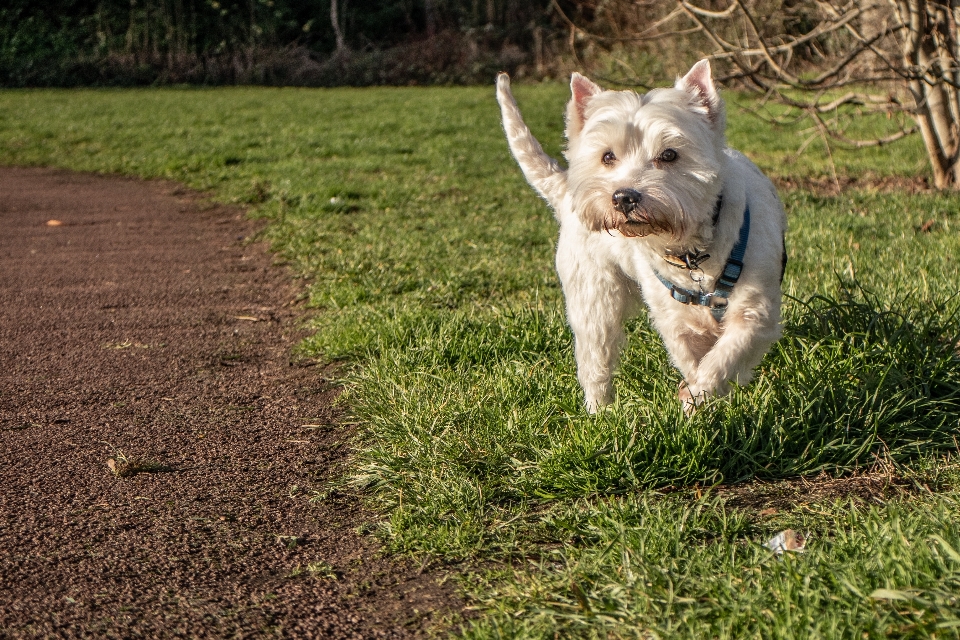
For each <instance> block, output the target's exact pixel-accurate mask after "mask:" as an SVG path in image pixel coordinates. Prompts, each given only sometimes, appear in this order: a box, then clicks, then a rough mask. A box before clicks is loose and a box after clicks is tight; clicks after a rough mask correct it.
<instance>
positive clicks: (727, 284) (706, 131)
mask: <svg viewBox="0 0 960 640" xmlns="http://www.w3.org/2000/svg"><path fill="white" fill-rule="evenodd" d="M570 86H571V90H572V93H573V96H572V97H571V99H570V102H569V103H568V104H567V114H566V127H567V128H566V137H567V141H568V146H567V150H566V153H565V154H564V155H565V156H566V158H567V162H568V164H569V169H566V170H564V169H563V168H562V167H561V166H560V165H559V164H558V163H557V161H556V160H554V159H553V158H550V157H549V156H547V155H546V154H545V153H544V152H543V149H542V148H541V146H540V143H538V142H537V140H536V138H534V137H533V135H532V134H531V133H530V130H529V129H528V128H527V126H526V125H525V124H524V122H523V118H522V117H521V115H520V111H519V109H518V108H517V103H516V101H515V100H514V99H513V95H512V94H511V93H510V78H509V77H508V76H507V75H506V74H500V75H499V77H498V78H497V100H498V101H499V103H500V110H501V113H502V115H503V125H504V129H505V130H506V134H507V140H508V141H509V143H510V150H511V151H512V152H513V155H514V157H515V158H516V159H517V162H518V163H519V165H520V168H521V169H523V174H524V176H526V178H527V181H528V182H529V183H530V184H531V185H532V186H533V188H534V189H536V190H537V191H538V192H539V193H540V195H541V196H543V198H544V199H546V201H547V202H548V203H549V204H550V206H551V207H553V209H554V211H555V213H556V217H557V220H558V221H559V222H560V239H559V241H558V243H557V272H558V273H559V275H560V281H561V283H562V284H563V292H564V296H565V297H566V302H567V319H568V321H569V323H570V326H571V328H572V329H573V333H574V339H575V351H576V358H577V377H578V378H579V380H580V384H581V386H582V387H583V391H584V394H585V396H586V397H585V401H586V405H587V409H588V410H589V411H591V412H594V411H596V410H597V409H598V408H599V407H601V406H603V405H605V404H608V403H609V402H611V401H612V399H613V384H612V378H613V373H614V370H615V368H616V366H617V360H618V358H619V355H620V350H621V348H622V346H623V343H624V339H625V335H624V330H623V325H624V322H625V321H626V320H627V318H629V317H630V316H631V315H632V314H634V313H635V312H636V311H637V303H638V302H639V300H640V298H641V297H642V298H643V300H645V301H646V303H647V306H648V307H649V310H650V318H651V320H652V322H653V324H654V326H655V327H656V328H657V330H658V331H659V332H660V335H661V336H662V337H663V341H664V343H665V344H666V347H667V350H668V351H669V353H670V357H671V358H672V360H673V363H674V364H675V365H676V366H677V368H678V369H679V370H680V372H681V373H682V374H683V377H684V380H685V384H681V388H680V393H679V396H680V400H681V401H683V402H684V408H685V409H686V410H687V411H690V410H692V409H693V408H694V407H695V406H696V404H697V403H699V402H700V401H702V399H703V398H705V397H706V396H708V395H710V394H723V393H725V392H727V391H728V390H729V384H728V383H729V382H731V381H732V382H736V383H738V384H746V383H747V382H749V381H750V379H751V377H752V375H753V373H752V372H753V368H754V367H756V366H757V364H758V363H759V362H760V359H761V358H762V357H763V354H764V353H765V352H766V351H767V349H768V348H769V347H770V345H771V344H772V343H773V342H775V341H776V340H777V339H778V338H779V337H780V283H781V280H782V279H783V268H784V266H785V265H786V252H785V249H784V243H783V238H784V232H785V229H786V216H785V215H784V211H783V206H782V205H781V203H780V200H779V198H778V197H777V193H776V190H775V189H774V187H773V185H772V184H771V183H770V181H769V180H768V179H767V178H766V177H765V176H764V175H763V174H762V173H760V170H759V169H757V167H756V166H755V165H754V164H753V163H752V162H750V161H749V160H748V159H747V158H746V157H744V156H743V155H742V154H740V153H738V152H737V151H734V150H732V149H729V148H728V147H727V145H726V138H725V128H726V114H725V111H724V104H723V101H722V100H721V98H720V96H719V94H718V93H717V90H716V87H715V86H714V83H713V79H712V77H711V73H710V64H709V62H708V61H707V60H701V61H700V62H698V63H697V64H696V65H694V66H693V68H692V69H690V71H689V72H688V73H687V75H686V76H684V77H683V78H679V79H678V80H677V82H676V85H675V86H674V87H673V88H664V89H654V90H652V91H650V92H649V93H647V94H644V95H640V94H637V93H635V92H633V91H604V90H603V89H601V88H600V87H598V86H597V85H596V84H594V83H593V82H591V81H590V80H588V79H587V78H585V77H584V76H582V75H580V74H577V73H574V74H573V78H572V80H571V82H570Z"/></svg>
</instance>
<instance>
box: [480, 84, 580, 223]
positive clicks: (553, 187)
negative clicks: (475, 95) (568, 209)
mask: <svg viewBox="0 0 960 640" xmlns="http://www.w3.org/2000/svg"><path fill="white" fill-rule="evenodd" d="M497 102H499V103H500V114H501V115H502V116H503V129H504V131H506V133H507V142H508V143H509V145H510V151H512V152H513V157H514V158H516V159H517V164H519V165H520V168H521V169H522V170H523V175H524V177H526V179H527V182H529V183H530V184H531V186H533V188H534V189H536V190H537V191H538V192H539V193H540V195H541V196H543V198H544V199H545V200H546V201H547V202H549V203H550V206H552V207H553V208H554V209H557V208H558V206H559V205H560V201H561V200H562V199H563V197H564V196H565V195H566V193H567V172H566V171H564V170H563V168H562V167H561V166H560V164H559V163H558V162H557V161H556V160H554V159H553V158H551V157H550V156H548V155H547V154H546V153H544V151H543V147H541V146H540V143H539V142H537V139H536V138H534V137H533V134H532V133H530V129H529V128H528V127H527V125H526V124H525V123H524V122H523V116H521V115H520V109H519V108H518V107H517V101H516V100H514V99H513V94H512V93H511V92H510V76H508V75H507V74H505V73H501V74H499V75H498V76H497Z"/></svg>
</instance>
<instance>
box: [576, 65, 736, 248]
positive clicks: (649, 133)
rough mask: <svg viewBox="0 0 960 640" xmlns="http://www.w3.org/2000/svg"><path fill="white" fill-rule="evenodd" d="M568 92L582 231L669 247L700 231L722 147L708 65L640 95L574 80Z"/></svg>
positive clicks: (722, 118)
mask: <svg viewBox="0 0 960 640" xmlns="http://www.w3.org/2000/svg"><path fill="white" fill-rule="evenodd" d="M570 86H571V90H572V93H573V96H572V97H571V99H570V102H569V103H568V104H567V131H566V136H567V141H568V146H567V150H566V153H565V155H566V157H567V162H568V164H569V167H570V169H569V172H568V186H569V189H570V193H571V195H572V197H573V205H574V209H575V210H576V211H577V212H578V214H579V215H580V217H581V219H582V220H583V222H584V223H585V224H586V225H587V227H588V228H590V229H592V230H603V229H617V230H618V231H619V232H620V233H622V234H623V235H625V236H631V237H637V236H648V235H651V234H655V235H657V236H658V237H663V238H664V240H667V239H669V241H671V242H676V241H680V242H683V241H684V240H686V239H688V238H689V234H691V233H697V232H699V230H700V229H701V227H703V226H704V225H703V223H704V222H707V221H709V220H710V219H711V217H712V215H713V210H714V206H715V204H716V202H717V198H718V196H719V195H720V189H721V178H720V173H721V170H722V167H723V162H724V153H723V150H724V147H725V146H726V141H725V139H724V129H725V127H726V115H725V112H724V106H723V101H722V100H721V99H720V96H719V94H718V93H717V90H716V87H715V86H714V84H713V79H712V77H711V74H710V64H709V62H707V61H706V60H701V61H700V62H698V63H697V64H696V65H694V66H693V68H692V69H690V71H689V72H688V73H687V75H685V76H684V77H683V78H679V79H678V80H677V83H676V85H675V86H674V87H673V88H667V89H654V90H652V91H650V92H649V93H647V94H645V95H639V94H637V93H635V92H633V91H604V90H603V89H601V88H600V87H598V86H597V85H596V84H594V83H593V82H591V81H590V80H588V79H587V78H585V77H584V76H582V75H580V74H578V73H575V74H573V78H572V80H571V83H570ZM708 226H709V225H708Z"/></svg>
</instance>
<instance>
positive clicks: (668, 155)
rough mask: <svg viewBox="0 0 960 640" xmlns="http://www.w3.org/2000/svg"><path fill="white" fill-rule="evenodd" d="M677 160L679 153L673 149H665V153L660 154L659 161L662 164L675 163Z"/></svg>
mask: <svg viewBox="0 0 960 640" xmlns="http://www.w3.org/2000/svg"><path fill="white" fill-rule="evenodd" d="M676 159H677V152H676V151H674V150H673V149H664V151H663V153H661V154H660V157H659V158H657V160H660V161H661V162H673V161H674V160H676Z"/></svg>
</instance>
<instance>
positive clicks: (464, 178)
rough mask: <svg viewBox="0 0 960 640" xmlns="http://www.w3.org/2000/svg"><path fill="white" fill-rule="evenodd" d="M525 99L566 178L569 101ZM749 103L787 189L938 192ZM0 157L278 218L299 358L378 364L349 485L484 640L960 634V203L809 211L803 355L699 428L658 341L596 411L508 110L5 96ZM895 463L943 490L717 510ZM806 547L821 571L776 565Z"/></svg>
mask: <svg viewBox="0 0 960 640" xmlns="http://www.w3.org/2000/svg"><path fill="white" fill-rule="evenodd" d="M517 95H518V99H519V101H520V104H521V108H522V109H523V110H524V113H525V115H526V117H527V119H528V123H529V124H530V125H531V127H532V129H533V130H534V131H535V132H536V133H537V135H538V136H539V137H540V139H541V141H542V142H543V143H544V146H545V148H546V149H547V150H548V152H550V153H551V154H554V155H558V154H559V152H560V147H561V142H562V140H561V135H562V119H561V114H562V109H563V104H564V101H565V100H566V95H567V89H566V88H565V87H563V86H559V85H543V86H536V87H533V86H520V87H518V88H517ZM745 101H746V98H743V97H738V96H732V97H731V98H730V102H731V106H730V108H729V111H730V114H729V118H730V127H729V139H730V142H731V144H732V145H733V146H736V147H738V148H740V149H742V150H743V151H745V152H746V153H747V154H748V155H750V156H751V157H753V158H754V159H755V160H756V161H757V162H758V163H759V164H760V165H761V167H762V168H764V170H766V171H767V172H768V173H770V174H772V175H775V176H779V177H784V178H790V179H805V178H819V177H822V176H830V175H831V174H832V172H833V170H834V169H836V170H837V171H838V172H839V173H840V174H841V175H844V174H846V175H853V176H860V175H869V176H873V177H888V176H896V177H900V178H910V177H913V176H915V175H917V174H918V173H922V172H924V171H925V168H924V164H923V162H924V160H923V158H924V155H923V149H922V146H921V144H920V141H919V139H917V138H913V139H910V140H906V141H904V142H901V143H898V144H895V145H891V146H889V147H883V148H880V149H871V150H868V151H859V152H851V151H844V150H842V149H834V150H833V152H832V160H833V163H834V165H833V166H831V164H830V160H829V159H828V157H827V155H826V154H825V153H824V152H823V148H822V146H821V147H820V148H819V149H818V148H817V144H813V145H811V146H810V148H809V150H808V152H807V153H806V154H804V155H801V156H799V157H795V151H796V149H797V148H798V147H799V145H800V144H801V143H802V141H803V140H804V139H805V136H806V135H807V134H804V133H803V132H802V128H803V125H802V124H801V125H795V126H792V127H786V126H783V127H773V126H771V125H769V124H767V123H764V122H762V121H760V120H758V119H756V118H754V117H752V116H749V115H745V114H744V113H743V112H741V111H739V110H738V109H737V108H736V106H735V104H734V103H737V102H745ZM858 126H860V127H862V128H864V129H866V130H867V131H880V130H882V128H883V127H886V126H889V125H888V123H886V122H885V121H867V122H865V123H861V124H860V125H858ZM0 162H3V163H8V164H40V165H56V166H63V167H69V168H73V169H81V170H90V171H103V172H115V173H124V174H130V175H140V176H147V177H165V178H171V179H175V180H180V181H183V182H185V183H186V184H188V185H190V186H192V187H196V188H200V189H205V190H208V191H209V192H210V193H211V195H212V196H213V197H215V198H217V199H220V200H223V201H228V202H231V201H232V202H239V203H246V204H250V205H252V206H253V207H254V211H255V212H256V213H257V214H258V215H262V216H265V217H267V218H269V219H270V222H271V224H270V226H269V227H268V229H267V231H266V235H267V237H268V238H269V239H270V240H271V242H272V243H273V246H274V247H275V249H276V250H277V251H278V253H279V255H280V256H282V258H283V259H285V260H287V261H289V262H290V263H291V264H293V265H294V267H295V269H296V270H297V272H298V273H299V274H301V275H302V276H303V277H304V278H305V280H306V282H308V283H309V284H308V285H306V286H307V292H308V295H309V301H310V304H311V305H312V306H313V307H314V309H315V315H314V316H313V317H314V320H312V321H311V322H312V328H313V329H314V333H313V335H312V337H310V338H309V339H307V340H306V341H305V342H304V343H303V344H302V345H301V346H300V347H299V348H300V349H301V350H302V351H304V352H305V353H306V354H307V355H310V356H313V357H318V358H322V359H327V360H332V359H343V360H346V361H347V362H348V363H350V365H351V366H350V367H348V369H347V370H348V371H349V373H348V374H347V378H346V380H345V384H346V385H347V394H346V395H345V406H346V407H347V408H348V410H349V411H350V412H351V413H352V414H353V415H354V417H355V418H356V419H358V420H359V421H360V422H361V423H362V425H363V428H362V431H361V436H360V437H359V438H358V440H357V442H356V455H355V457H354V461H353V466H352V470H351V472H350V474H349V476H348V478H346V479H345V482H347V483H349V484H351V485H352V486H354V487H357V488H358V489H360V490H362V491H363V494H364V495H365V496H367V498H368V500H369V501H370V503H371V504H372V505H373V506H374V507H375V508H376V509H377V510H378V512H379V513H380V514H382V517H381V519H380V520H379V521H378V522H377V523H375V530H376V531H377V532H378V534H379V535H381V536H382V537H383V539H384V540H385V541H386V543H387V545H388V548H390V549H392V550H394V551H398V552H409V553H415V554H421V555H424V556H425V557H427V558H432V559H434V560H436V561H446V562H452V563H463V564H462V565H459V566H461V567H462V568H463V570H464V571H466V575H467V578H465V588H467V589H468V590H469V591H470V593H472V594H473V598H474V599H475V603H476V604H477V606H478V607H480V611H481V614H480V616H479V617H478V618H477V619H476V620H474V621H472V622H470V623H469V624H468V625H466V627H465V628H464V630H462V633H464V634H465V635H466V636H468V637H472V638H489V637H524V638H525V637H544V638H553V637H570V636H582V637H589V638H593V637H596V638H599V637H633V636H639V637H691V638H702V637H711V636H716V637H729V638H744V637H784V638H817V637H828V638H834V637H835V638H854V637H863V636H864V634H866V636H867V637H870V636H879V635H885V634H886V635H894V636H903V637H930V636H931V635H932V634H934V633H936V634H937V635H938V637H957V635H958V633H960V618H958V613H957V612H958V610H960V607H958V602H957V600H956V598H957V594H958V591H960V555H958V550H960V534H958V533H957V526H956V525H957V522H958V520H960V502H958V500H960V493H958V491H957V486H958V482H957V481H958V476H960V474H958V473H957V471H956V469H955V467H954V466H953V464H952V463H951V462H950V456H951V455H953V454H954V453H955V452H956V450H957V441H956V436H957V434H958V431H960V428H958V427H960V358H958V355H957V346H956V345H957V344H958V340H960V335H958V334H960V320H958V318H957V314H956V310H957V307H958V305H957V300H956V297H955V296H956V293H957V292H958V291H960V268H958V264H957V258H956V256H957V255H958V250H960V238H958V234H957V229H958V226H960V218H958V210H960V196H957V195H952V194H946V195H936V194H919V195H910V194H907V193H888V194H884V193H878V192H876V191H872V190H870V189H867V190H864V191H858V192H850V193H844V194H841V195H838V196H825V195H822V194H817V193H811V192H807V191H791V192H786V193H783V194H782V195H783V198H784V201H785V204H786V207H787V210H788V215H789V218H790V231H789V235H788V237H787V245H788V250H789V256H790V264H789V266H788V268H787V274H786V279H785V281H784V290H785V292H786V293H787V294H788V298H787V301H786V303H785V307H784V315H785V330H784V338H783V339H782V340H781V341H780V342H779V343H778V344H777V345H776V346H775V347H774V348H773V349H772V350H771V352H770V354H769V355H768V356H767V358H766V359H765V360H764V362H763V363H762V365H761V367H760V369H759V372H758V376H757V379H756V381H755V382H754V383H752V384H751V385H749V386H748V387H745V388H740V389H736V390H735V392H734V393H733V394H732V395H731V396H730V397H729V398H724V399H720V400H714V401H712V402H711V403H710V404H709V405H708V406H707V407H705V408H704V409H703V410H702V411H699V412H698V413H696V414H695V415H694V416H693V417H692V418H686V417H685V416H684V415H683V414H682V412H681V411H680V406H679V403H678V401H677V399H676V389H677V383H678V381H679V376H678V374H677V373H676V372H675V371H674V370H673V369H672V368H671V367H670V365H669V362H668V358H667V355H666V353H665V351H664V350H663V348H662V346H661V344H660V341H659V339H658V337H657V336H656V334H655V333H654V332H653V331H652V330H651V329H650V328H649V326H648V324H647V323H646V320H645V318H643V317H641V318H638V319H637V320H636V321H635V322H633V323H632V324H631V325H630V327H629V333H630V343H629V347H628V349H627V352H626V353H625V354H624V365H623V367H622V371H621V373H620V375H619V376H618V378H617V390H618V394H619V400H618V403H617V404H616V405H615V406H614V407H612V408H611V409H610V410H609V411H606V412H604V413H602V414H601V415H599V416H597V417H590V416H588V415H586V414H585V413H584V411H583V410H582V408H581V399H580V391H579V388H578V386H577V383H576V376H575V364H574V361H573V355H572V348H571V337H570V335H569V331H568V330H567V328H566V326H565V322H564V318H563V312H562V300H561V295H560V290H559V287H558V284H557V280H556V276H555V274H554V271H553V266H552V260H553V243H554V240H555V237H556V223H555V222H554V220H553V218H552V215H551V214H550V212H549V211H548V210H547V208H546V206H545V205H544V204H543V203H542V202H541V201H540V200H539V199H538V198H537V197H536V196H535V195H534V194H533V192H532V191H531V190H530V189H529V187H528V186H527V185H526V184H525V183H524V182H523V179H522V177H521V175H520V172H519V170H518V169H517V167H516V166H515V164H514V163H513V161H512V159H511V158H510V156H509V153H508V151H507V147H506V143H505V142H504V141H503V139H502V133H501V129H500V125H499V122H498V112H497V108H496V105H495V102H494V99H493V91H492V87H489V88H468V89H443V88H438V89H369V90H353V89H342V90H325V91H316V90H292V89H279V90H278V89H239V88H238V89H221V90H138V91H124V92H114V91H7V92H0ZM931 221H932V222H931ZM878 466H879V467H882V468H884V469H894V470H896V473H897V474H899V475H900V476H901V477H904V478H907V479H908V480H909V482H910V483H912V485H915V486H917V487H920V489H917V490H916V491H913V492H907V493H903V494H901V495H899V496H898V497H893V498H892V499H890V500H889V501H887V502H886V503H883V504H872V505H868V504H866V503H864V502H863V501H858V500H852V499H851V500H836V501H830V500H827V501H824V500H813V501H812V502H810V503H809V504H807V503H805V502H804V501H799V502H796V503H795V504H780V505H778V509H779V513H778V515H777V516H775V517H773V518H770V517H766V516H762V515H760V514H759V513H758V512H757V511H756V510H751V509H746V508H743V507H737V506H736V505H735V503H730V502H728V501H726V499H723V498H720V497H718V496H717V495H715V493H714V492H712V491H711V490H709V487H710V486H711V485H714V484H716V483H726V484H730V483H736V482H747V481H752V480H754V479H765V480H777V479H781V478H788V477H794V476H798V475H811V474H817V473H826V474H828V475H830V476H838V475H844V474H852V473H862V472H864V470H870V469H873V468H876V467H878ZM692 487H700V488H703V490H702V491H701V490H695V489H692ZM923 487H926V488H923ZM318 489H319V487H318ZM931 489H932V491H931ZM785 527H793V528H794V529H797V530H801V531H804V532H806V533H807V534H808V536H809V540H810V542H809V544H808V549H807V551H806V552H805V553H804V554H802V555H796V556H788V557H784V558H778V557H775V556H774V555H773V554H772V553H771V552H770V551H768V550H766V549H765V548H764V547H762V546H761V545H760V543H761V542H763V541H764V540H766V539H767V538H769V537H770V536H771V535H772V534H774V533H776V531H778V530H780V529H782V528H785ZM878 590H879V591H878ZM884 590H885V591H884Z"/></svg>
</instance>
